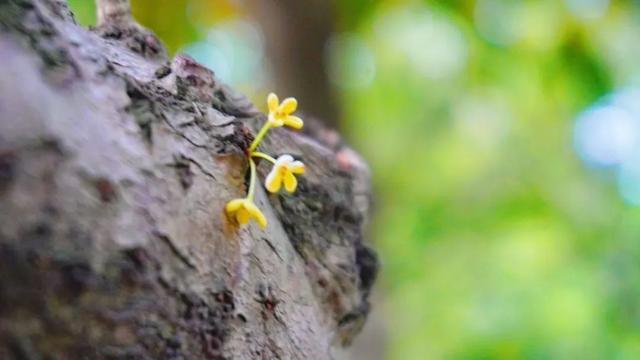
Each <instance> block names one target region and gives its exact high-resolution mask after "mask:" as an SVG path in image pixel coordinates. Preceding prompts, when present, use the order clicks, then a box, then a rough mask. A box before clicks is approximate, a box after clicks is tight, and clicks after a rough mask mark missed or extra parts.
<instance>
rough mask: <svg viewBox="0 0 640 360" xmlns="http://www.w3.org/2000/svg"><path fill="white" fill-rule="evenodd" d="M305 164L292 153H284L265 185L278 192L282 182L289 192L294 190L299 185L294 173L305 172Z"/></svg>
mask: <svg viewBox="0 0 640 360" xmlns="http://www.w3.org/2000/svg"><path fill="white" fill-rule="evenodd" d="M303 173H304V164H303V163H302V162H300V161H294V160H293V157H292V156H291V155H282V156H280V157H279V158H278V160H276V162H275V164H274V165H273V169H271V172H269V175H267V178H266V179H265V182H264V184H265V187H266V188H267V190H269V191H270V192H272V193H275V192H278V191H279V190H280V187H281V186H282V183H283V182H284V188H285V190H287V191H288V192H294V191H295V190H296V186H297V185H298V180H296V177H295V176H294V175H293V174H303Z"/></svg>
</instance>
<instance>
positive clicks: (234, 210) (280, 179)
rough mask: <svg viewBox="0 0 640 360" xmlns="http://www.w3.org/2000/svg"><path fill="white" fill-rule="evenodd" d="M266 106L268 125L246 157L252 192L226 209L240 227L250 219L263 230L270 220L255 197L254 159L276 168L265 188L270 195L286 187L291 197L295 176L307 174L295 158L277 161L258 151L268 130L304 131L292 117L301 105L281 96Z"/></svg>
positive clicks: (294, 188)
mask: <svg viewBox="0 0 640 360" xmlns="http://www.w3.org/2000/svg"><path fill="white" fill-rule="evenodd" d="M267 105H268V106H269V116H268V117H267V122H265V124H264V125H263V126H262V128H261V129H260V131H259V132H258V135H256V137H255V139H254V140H253V142H252V143H251V145H249V149H247V154H248V158H249V168H250V171H251V172H250V174H249V191H248V193H247V197H245V198H242V199H233V200H231V201H229V202H228V203H227V205H226V206H225V211H226V213H227V215H229V216H230V217H232V218H235V219H236V221H237V222H238V223H239V224H246V223H248V222H249V220H250V219H254V220H255V221H256V222H257V223H258V224H259V225H260V226H262V227H265V226H267V219H266V217H265V216H264V214H263V213H262V211H260V209H259V208H258V207H257V206H256V205H255V204H254V202H253V197H254V193H255V183H256V163H255V161H254V160H253V159H254V158H262V159H265V160H267V161H269V162H270V163H272V164H273V168H272V169H271V171H270V172H269V175H267V178H266V179H265V187H266V188H267V190H268V191H269V192H272V193H277V192H278V191H280V188H281V187H282V184H283V183H284V189H285V190H286V191H288V192H290V193H292V192H294V191H295V190H296V187H297V186H298V180H297V179H296V177H295V174H303V173H304V171H305V167H304V164H303V163H302V162H300V161H297V160H294V159H293V156H291V155H288V154H285V155H281V156H279V157H278V159H277V160H276V159H274V158H273V157H271V156H269V155H267V154H265V153H262V152H259V151H256V149H257V148H258V144H260V141H261V140H262V138H264V136H265V135H266V134H267V132H268V131H269V129H271V128H277V127H281V126H283V125H284V126H289V127H291V128H294V129H301V128H302V126H303V125H304V122H303V121H302V119H300V118H299V117H297V116H294V115H291V114H293V113H294V112H295V111H296V108H297V107H298V101H296V99H295V98H292V97H290V98H286V99H284V100H283V101H282V103H280V102H279V100H278V96H276V94H274V93H271V94H269V96H268V97H267Z"/></svg>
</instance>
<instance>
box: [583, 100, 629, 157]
mask: <svg viewBox="0 0 640 360" xmlns="http://www.w3.org/2000/svg"><path fill="white" fill-rule="evenodd" d="M639 135H640V125H639V124H638V121H637V119H634V118H633V117H632V116H631V114H630V113H629V112H628V111H627V110H626V109H623V108H621V107H618V106H615V105H611V104H609V105H596V106H595V107H593V108H591V109H588V110H586V111H585V112H584V113H582V114H581V115H580V116H579V117H578V119H577V121H576V125H575V142H576V147H577V150H578V153H579V155H580V156H581V157H582V159H583V160H584V161H585V162H587V163H589V164H592V165H596V166H611V165H619V164H621V163H622V162H623V161H625V160H626V159H627V158H629V156H630V155H631V154H632V152H633V150H634V148H635V146H636V145H637V144H638V142H639V140H640V139H639Z"/></svg>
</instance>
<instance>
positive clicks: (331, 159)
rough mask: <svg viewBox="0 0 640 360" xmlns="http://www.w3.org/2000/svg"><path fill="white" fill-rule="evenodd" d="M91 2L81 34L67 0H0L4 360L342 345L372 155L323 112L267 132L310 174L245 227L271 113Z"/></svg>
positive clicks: (369, 256) (274, 353)
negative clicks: (366, 158) (255, 143)
mask: <svg viewBox="0 0 640 360" xmlns="http://www.w3.org/2000/svg"><path fill="white" fill-rule="evenodd" d="M99 5H100V6H99V9H101V11H102V13H101V15H100V22H99V26H98V27H97V28H95V29H91V30H87V29H84V28H82V27H80V26H78V25H77V24H76V23H75V22H74V20H73V15H72V14H71V12H70V11H69V10H68V8H67V7H66V5H65V3H64V2H63V1H60V0H0V54H2V64H1V65H0V204H1V211H0V358H2V359H13V358H15V359H40V358H54V359H76V358H135V359H139V358H148V359H163V358H189V359H200V358H210V359H227V358H229V359H231V358H233V359H301V358H312V359H330V358H333V357H334V356H333V353H334V349H336V348H337V347H342V346H345V345H348V344H349V343H350V341H351V340H352V339H353V337H354V336H355V335H356V334H357V333H358V332H359V330H360V328H361V326H362V324H363V322H364V320H365V318H366V315H367V313H368V310H369V303H368V296H369V291H370V288H371V286H372V284H373V282H374V280H375V275H376V272H377V268H378V262H377V258H376V255H375V253H374V252H373V251H372V250H370V249H369V248H368V247H367V246H366V245H365V244H364V242H363V233H364V229H365V227H366V223H367V218H368V211H369V205H370V190H369V173H368V169H367V166H366V164H365V163H364V162H363V161H362V160H361V159H360V158H359V156H358V155H357V154H355V153H354V152H353V151H352V150H350V149H349V148H348V147H346V146H345V145H344V144H343V143H342V142H341V141H340V138H339V136H338V135H337V134H335V133H333V132H331V131H328V130H325V129H323V128H322V127H321V125H318V124H313V123H310V124H308V125H309V126H307V130H306V132H305V134H297V133H293V132H289V131H286V130H282V129H277V130H276V131H272V132H271V133H270V134H269V137H268V138H267V139H266V141H265V142H264V143H263V145H262V146H263V149H264V150H265V151H267V152H269V153H271V154H275V155H278V154H282V153H290V154H293V155H294V156H296V157H298V158H301V159H302V160H303V161H304V162H305V163H306V164H307V169H308V171H307V173H306V174H305V175H304V176H303V177H301V178H300V179H299V181H300V183H299V190H298V191H297V192H296V193H295V194H294V195H273V194H267V193H266V192H265V191H264V190H263V189H262V187H259V188H258V189H257V191H256V202H257V204H258V206H259V207H260V208H261V209H263V211H264V212H265V215H266V216H267V219H268V222H269V225H268V227H267V228H266V229H264V230H262V229H260V228H259V227H257V226H256V225H255V224H249V225H248V226H241V227H238V226H237V225H236V224H234V223H233V222H231V221H230V220H229V219H227V217H226V216H225V214H224V212H223V208H224V205H225V203H226V202H227V201H228V200H230V199H233V198H238V197H242V196H244V194H246V186H247V181H246V173H247V171H246V170H247V164H246V157H245V155H244V151H245V149H246V147H247V145H248V143H249V142H250V141H251V139H252V137H253V134H254V133H255V130H256V129H257V128H258V127H259V126H260V125H261V123H262V122H263V121H264V115H263V114H261V113H259V112H258V111H256V109H255V108H254V107H253V105H252V104H251V103H250V102H249V101H247V100H246V99H245V98H244V97H243V96H241V95H239V94H237V93H235V92H234V91H233V90H232V89H230V88H229V87H227V86H225V85H224V84H222V83H221V82H220V81H219V80H218V79H216V78H215V77H214V75H213V73H212V72H211V71H210V70H208V69H206V68H204V67H203V66H201V65H199V64H198V63H196V62H195V61H194V60H192V59H190V58H188V57H186V56H184V55H178V56H176V57H175V58H174V59H172V60H171V61H168V60H167V59H166V55H165V52H164V50H163V47H162V44H161V43H160V42H159V41H158V40H157V39H156V37H155V36H154V35H153V34H152V33H150V32H149V31H147V30H145V29H144V28H142V27H141V26H139V25H138V24H137V23H135V21H134V20H133V18H132V17H131V16H130V13H129V11H128V1H124V0H111V1H106V0H103V1H100V4H99ZM121 5H122V6H123V7H122V8H118V9H115V8H110V7H109V6H121ZM114 9H115V10H114ZM258 168H259V173H260V174H261V178H262V179H264V175H265V174H266V172H267V171H268V167H267V164H260V165H259V167H258Z"/></svg>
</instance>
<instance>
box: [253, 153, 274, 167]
mask: <svg viewBox="0 0 640 360" xmlns="http://www.w3.org/2000/svg"><path fill="white" fill-rule="evenodd" d="M251 156H252V157H259V158H263V159H265V160H267V161H269V162H270V163H272V164H275V163H276V159H274V158H272V157H271V156H269V155H267V154H265V153H263V152H260V151H254V152H252V153H251Z"/></svg>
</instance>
